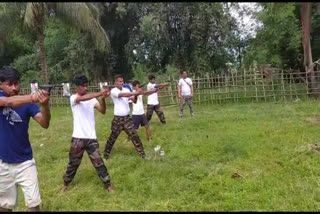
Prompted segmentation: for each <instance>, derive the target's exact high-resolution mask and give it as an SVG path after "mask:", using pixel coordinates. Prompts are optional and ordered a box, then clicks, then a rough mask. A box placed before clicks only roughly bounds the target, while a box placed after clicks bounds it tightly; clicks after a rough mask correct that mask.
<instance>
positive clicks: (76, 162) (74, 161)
mask: <svg viewBox="0 0 320 214" xmlns="http://www.w3.org/2000/svg"><path fill="white" fill-rule="evenodd" d="M85 150H86V151H87V153H88V155H89V158H90V160H91V162H92V164H93V166H94V168H95V169H96V171H97V173H98V176H99V177H100V179H101V180H102V182H103V183H104V184H105V185H106V186H109V185H110V178H109V174H108V170H107V168H106V166H105V165H104V163H103V159H102V157H101V155H100V153H99V144H98V141H97V140H94V139H80V138H72V140H71V147H70V151H69V163H68V167H67V170H66V173H65V174H64V176H63V180H64V184H65V185H68V184H69V183H70V182H71V181H72V179H73V178H74V176H75V175H76V172H77V169H78V167H79V166H80V163H81V160H82V156H83V153H84V151H85Z"/></svg>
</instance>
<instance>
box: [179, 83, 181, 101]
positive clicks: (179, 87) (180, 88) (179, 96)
mask: <svg viewBox="0 0 320 214" xmlns="http://www.w3.org/2000/svg"><path fill="white" fill-rule="evenodd" d="M178 97H179V98H180V97H181V85H178Z"/></svg>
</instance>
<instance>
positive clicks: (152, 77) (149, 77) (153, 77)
mask: <svg viewBox="0 0 320 214" xmlns="http://www.w3.org/2000/svg"><path fill="white" fill-rule="evenodd" d="M155 78H156V77H155V76H154V75H153V74H149V76H148V79H149V80H152V79H155Z"/></svg>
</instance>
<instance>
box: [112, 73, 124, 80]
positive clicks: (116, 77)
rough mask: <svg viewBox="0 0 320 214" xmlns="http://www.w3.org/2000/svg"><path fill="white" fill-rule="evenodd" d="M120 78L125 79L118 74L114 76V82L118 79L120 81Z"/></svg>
mask: <svg viewBox="0 0 320 214" xmlns="http://www.w3.org/2000/svg"><path fill="white" fill-rule="evenodd" d="M119 78H122V79H123V76H122V75H121V74H116V75H115V76H114V80H115V81H116V80H117V79H119Z"/></svg>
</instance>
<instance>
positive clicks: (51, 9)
mask: <svg viewBox="0 0 320 214" xmlns="http://www.w3.org/2000/svg"><path fill="white" fill-rule="evenodd" d="M47 15H50V16H54V15H57V17H59V18H62V19H64V20H66V21H67V22H70V23H72V24H74V25H75V26H77V27H79V28H81V29H83V30H86V31H89V32H90V33H91V36H92V38H93V39H94V41H95V44H96V47H97V49H98V50H101V51H104V50H108V49H109V39H108V36H107V34H106V32H105V30H104V29H103V28H102V27H101V25H100V22H99V18H100V14H99V10H98V8H97V7H96V6H95V5H94V4H91V3H44V2H32V3H27V7H26V11H25V15H24V21H25V24H26V25H27V26H28V27H30V28H31V29H33V30H34V31H35V32H36V34H37V40H38V45H39V50H40V61H41V66H42V70H43V79H44V82H45V83H48V82H49V78H48V66H47V60H46V50H45V45H44V28H45V19H46V17H47Z"/></svg>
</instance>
